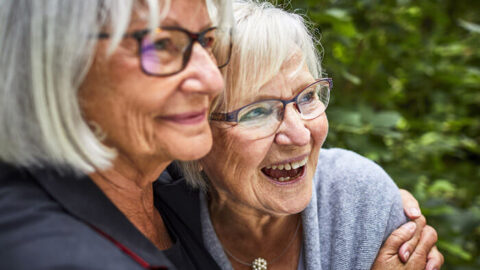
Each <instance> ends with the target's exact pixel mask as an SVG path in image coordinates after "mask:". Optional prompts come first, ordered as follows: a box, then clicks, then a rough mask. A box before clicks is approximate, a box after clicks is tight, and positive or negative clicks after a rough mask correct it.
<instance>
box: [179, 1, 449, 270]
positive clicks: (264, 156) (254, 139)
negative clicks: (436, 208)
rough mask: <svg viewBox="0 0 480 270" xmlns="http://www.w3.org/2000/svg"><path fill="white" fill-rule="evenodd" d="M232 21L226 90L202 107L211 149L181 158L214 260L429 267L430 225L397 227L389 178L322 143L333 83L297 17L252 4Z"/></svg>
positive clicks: (287, 265)
mask: <svg viewBox="0 0 480 270" xmlns="http://www.w3.org/2000/svg"><path fill="white" fill-rule="evenodd" d="M234 17H235V20H236V25H235V27H236V34H235V35H234V39H233V48H232V56H231V59H230V63H229V65H228V66H227V67H226V68H225V69H223V70H222V73H223V75H224V78H225V82H226V91H225V92H224V93H222V94H221V95H220V96H219V97H218V98H217V99H216V100H215V102H214V105H213V106H212V107H211V116H210V118H211V126H212V134H213V138H214V142H213V147H212V150H211V151H210V152H209V153H208V154H207V155H206V156H205V157H203V158H202V159H200V160H199V161H195V162H183V163H181V166H182V168H183V171H184V173H185V175H186V179H187V182H189V183H190V184H191V185H194V186H196V187H199V186H200V187H201V189H202V190H203V191H205V192H201V193H200V215H201V218H202V235H203V240H204V241H205V243H206V246H207V248H208V250H209V251H210V253H211V254H212V255H213V257H214V259H215V260H216V261H217V263H218V264H219V265H221V266H222V269H262V270H265V269H290V270H291V269H311V270H319V269H425V268H426V269H430V270H432V269H434V268H437V269H438V268H439V267H440V266H441V264H442V260H443V258H442V256H441V254H439V252H438V250H436V248H435V247H434V243H435V242H436V237H437V236H436V232H435V231H434V230H433V229H432V228H431V227H429V226H425V220H424V218H423V217H422V218H419V219H418V220H419V221H418V222H417V223H414V222H408V223H407V221H406V218H405V216H404V213H403V210H402V202H401V197H400V193H399V190H398V188H397V187H396V186H395V184H394V183H393V181H392V180H391V179H390V177H389V176H388V175H387V174H386V173H385V172H384V171H383V170H382V169H381V168H380V167H379V166H378V165H376V164H374V163H373V162H372V161H370V160H367V159H366V158H363V157H361V156H359V155H357V154H355V153H353V152H350V151H346V150H342V149H321V146H322V144H323V143H324V141H325V138H326V136H327V132H328V121H327V118H326V114H325V110H326V107H327V105H328V101H329V97H330V91H331V90H332V80H331V79H329V78H323V77H322V70H321V66H320V60H319V59H320V57H319V54H318V53H317V51H316V49H315V42H314V40H313V39H312V37H311V35H310V33H309V31H308V29H307V27H306V26H305V22H304V20H303V18H302V17H301V16H299V15H295V14H291V13H288V12H286V11H283V10H281V9H278V8H275V7H274V6H273V5H272V4H269V3H262V2H256V1H236V2H234ZM320 152H321V153H320ZM404 223H406V224H405V225H403V226H402V227H400V228H399V229H397V227H399V226H401V225H402V224H404ZM415 228H417V230H415ZM392 232H393V234H392V236H391V237H389V235H390V234H391V233H392ZM384 241H386V242H385V243H384ZM404 242H407V243H408V244H407V245H405V244H404ZM383 243H384V245H383V247H382V244H383ZM427 254H429V255H428V258H427ZM402 261H403V262H405V264H404V263H402ZM427 263H428V264H427Z"/></svg>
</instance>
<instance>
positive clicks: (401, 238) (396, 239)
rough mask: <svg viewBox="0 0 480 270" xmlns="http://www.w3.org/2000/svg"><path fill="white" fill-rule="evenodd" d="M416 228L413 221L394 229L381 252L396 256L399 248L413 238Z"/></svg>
mask: <svg viewBox="0 0 480 270" xmlns="http://www.w3.org/2000/svg"><path fill="white" fill-rule="evenodd" d="M416 228H417V225H416V224H415V222H413V221H410V222H407V223H405V224H403V225H402V226H400V228H398V229H396V230H395V231H393V232H392V234H390V236H388V238H387V240H386V241H385V243H384V244H383V246H382V251H383V252H386V253H388V254H392V255H393V254H397V252H398V250H399V248H400V246H401V245H402V244H403V243H405V242H407V241H408V240H409V239H411V238H412V237H413V235H414V234H415V229H416ZM382 251H381V252H382Z"/></svg>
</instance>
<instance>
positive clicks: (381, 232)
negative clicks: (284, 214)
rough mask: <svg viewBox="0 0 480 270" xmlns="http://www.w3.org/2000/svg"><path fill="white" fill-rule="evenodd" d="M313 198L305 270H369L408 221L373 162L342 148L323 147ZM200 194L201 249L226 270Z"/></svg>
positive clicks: (306, 223)
mask: <svg viewBox="0 0 480 270" xmlns="http://www.w3.org/2000/svg"><path fill="white" fill-rule="evenodd" d="M313 181H314V186H315V188H314V189H313V194H312V200H311V201H310V204H309V205H308V206H307V208H306V209H305V210H304V211H303V213H302V222H303V223H302V224H303V255H304V257H303V262H304V264H305V267H306V269H308V270H320V269H323V270H328V269H337V270H350V269H370V268H371V266H372V263H373V261H374V260H375V257H376V255H377V253H378V250H379V248H380V246H381V245H382V243H383V241H384V240H385V239H386V238H387V237H388V235H390V233H391V232H392V231H393V230H395V229H396V228H397V227H398V226H400V225H401V224H403V223H405V222H406V217H405V215H404V214H403V208H402V202H401V198H400V194H399V192H398V188H397V187H396V186H395V184H394V183H393V181H392V179H391V178H390V177H389V176H388V175H387V174H386V173H385V171H383V169H382V168H380V167H379V166H378V165H376V164H375V163H374V162H372V161H370V160H368V159H366V158H364V157H362V156H360V155H358V154H356V153H354V152H351V151H346V150H342V149H329V150H327V149H322V151H321V153H320V156H319V159H318V165H317V170H316V172H315V176H314V179H313ZM205 197H206V196H205V195H204V194H200V201H201V218H202V231H203V238H204V241H205V245H206V247H207V249H208V250H209V252H210V253H211V254H212V256H213V257H214V259H215V260H216V261H217V263H218V264H219V265H220V266H221V267H222V269H225V270H231V269H232V266H231V264H230V262H229V260H228V258H227V256H226V255H225V253H224V251H223V249H222V246H221V244H220V242H219V240H218V238H217V235H216V234H215V231H214V229H213V226H212V223H211V220H210V216H209V214H208V206H207V202H206V199H205Z"/></svg>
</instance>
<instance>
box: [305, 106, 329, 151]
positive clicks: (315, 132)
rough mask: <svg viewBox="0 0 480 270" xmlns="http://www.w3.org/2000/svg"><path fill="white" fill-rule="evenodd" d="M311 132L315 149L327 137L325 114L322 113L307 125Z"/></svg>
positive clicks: (320, 145) (319, 146)
mask: <svg viewBox="0 0 480 270" xmlns="http://www.w3.org/2000/svg"><path fill="white" fill-rule="evenodd" d="M308 128H309V129H310V132H311V136H312V138H313V143H314V148H315V150H316V149H317V148H318V149H319V148H321V147H322V145H323V143H324V142H325V139H326V138H327V134H328V119H327V115H326V114H323V115H321V116H319V117H318V118H317V119H315V120H314V121H313V122H312V123H310V125H309V126H308Z"/></svg>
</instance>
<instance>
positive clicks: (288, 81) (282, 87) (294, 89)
mask: <svg viewBox="0 0 480 270" xmlns="http://www.w3.org/2000/svg"><path fill="white" fill-rule="evenodd" d="M314 81H315V78H314V77H313V76H312V74H311V73H310V71H309V70H308V67H307V65H306V64H305V62H304V61H302V59H301V58H299V57H292V58H290V59H289V60H287V61H285V62H284V63H283V65H282V67H281V68H280V71H279V72H278V73H277V74H276V75H275V76H274V77H272V78H271V79H270V80H269V81H268V82H266V83H265V84H264V85H262V86H261V87H260V89H255V90H254V91H237V92H238V93H233V94H232V95H231V98H232V101H234V102H232V103H231V104H232V107H233V108H230V109H235V108H239V107H241V106H244V105H247V104H249V103H252V102H256V101H259V100H262V99H270V98H275V99H290V98H292V97H293V96H294V95H295V94H297V93H298V92H299V91H300V90H302V89H303V88H304V87H306V86H308V85H309V84H310V83H312V82H314ZM252 90H253V89H252Z"/></svg>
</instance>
